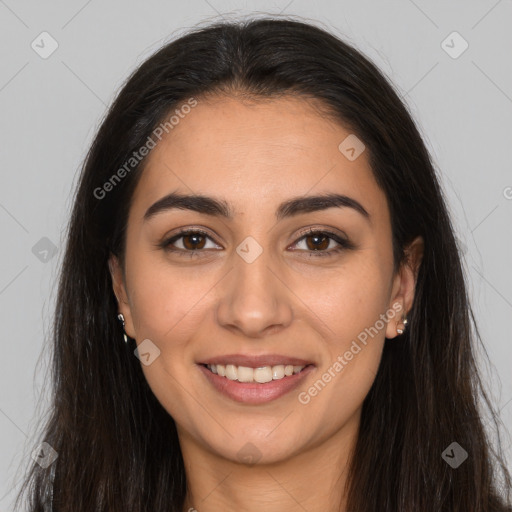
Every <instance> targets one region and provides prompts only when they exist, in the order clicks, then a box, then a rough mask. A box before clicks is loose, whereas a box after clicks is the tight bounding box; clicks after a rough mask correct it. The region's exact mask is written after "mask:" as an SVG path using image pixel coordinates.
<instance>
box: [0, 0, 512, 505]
mask: <svg viewBox="0 0 512 512" xmlns="http://www.w3.org/2000/svg"><path fill="white" fill-rule="evenodd" d="M257 12H258V13H263V14H264V13H273V14H278V13H282V14H284V15H296V16H300V17H304V18H306V19H309V20H310V21H317V22H319V23H320V26H323V27H324V28H327V29H328V30H331V31H332V32H334V33H335V34H337V35H339V36H342V37H343V38H345V39H346V40H347V41H348V42H351V43H353V44H355V45H356V46H357V47H358V48H359V49H360V50H362V51H363V52H364V53H365V54H366V55H368V56H369V57H370V58H372V59H373V60H374V62H376V64H377V65H378V66H379V67H380V68H381V69H382V70H383V71H384V72H385V73H386V74H387V75H388V76H389V78H390V79H391V80H392V81H393V82H394V83H395V84H396V86H397V88H398V89H399V91H400V92H401V94H402V96H403V98H404V100H405V101H406V102H407V103H408V105H409V107H410V109H411V111H412V113H413V115H414V117H415V119H416V122H417V123H418V125H419V127H420V130H421V132H422V134H423V136H424V138H425V140H426V143H427V145H428V147H429V150H430V151H431V154H432V156H433V159H434V161H435V164H436V166H437V168H438V169H439V170H440V173H441V179H442V183H443V186H444V189H445V191H446V195H447V199H448V202H449V206H450V209H451V211H452V214H453V220H454V223H455V225H456V228H457V236H458V238H459V240H460V242H461V247H462V250H463V252H464V254H465V259H466V270H467V279H468V286H469V290H470V294H471V297H472V301H473V306H474V310H475V314H476V318H477V320H478V322H479V327H480V331H481V334H482V337H483V340H484V342H485V346H486V349H487V352H488V355H489V358H490V360H491V365H490V366H489V365H484V366H483V372H484V377H485V379H486V382H488V385H489V388H490V389H491V392H492V397H493V399H494V402H495V404H496V406H497V408H498V409H500V410H501V416H502V419H503V422H504V425H505V427H506V430H505V429H504V430H503V433H504V434H505V438H504V447H505V448H506V449H507V458H508V460H510V459H512V457H511V452H512V450H511V447H510V444H511V439H510V437H509V434H508V433H507V431H508V432H510V431H511V430H512V429H511V426H512V376H511V373H510V368H511V361H512V339H511V336H510V320H511V318H512V273H511V272H510V262H511V261H512V239H511V238H512V236H511V226H512V223H511V220H512V172H511V160H512V158H511V156H510V153H509V151H510V147H511V144H510V143H511V141H512V139H511V132H512V128H511V126H512V124H511V122H510V121H511V115H512V83H511V78H512V59H511V58H510V55H511V50H512V30H510V21H512V2H511V1H510V0H501V1H495V0H489V1H487V0H486V1H471V2H470V1H467V0H465V1H452V2H449V3H445V2H440V1H435V2H434V1H431V2H426V1H420V0H416V1H412V0H400V1H398V0H397V1H393V2H389V1H387V2H380V1H373V2H371V1H361V0H352V1H348V0H342V1H339V0H338V1H323V2H322V1H321V2H314V3H313V2H308V1H305V0H291V1H290V0H283V1H278V0H276V1H261V2H249V1H241V0H239V1H237V0H231V1H226V0H191V1H190V2H188V3H187V4H184V3H183V4H182V3H181V2H169V1H168V2H165V1H163V0H152V1H147V2H126V1H125V2H122V1H120V0H111V1H109V2H108V3H107V2H103V3H100V2H99V0H89V1H87V0H73V1H68V2H64V1H60V2H59V1H47V2H36V1H30V2H28V1H18V2H16V1H15V0H5V1H4V0H0V43H1V45H0V47H1V52H2V66H1V69H0V108H1V111H2V116H1V123H0V130H1V134H0V140H1V141H2V144H1V153H0V154H1V156H0V158H1V162H0V169H1V170H0V173H1V174H0V176H1V182H0V183H1V187H0V233H1V240H2V251H1V252H0V262H1V271H0V311H1V315H2V316H1V326H2V331H3V339H2V345H1V346H2V353H3V357H2V358H1V362H0V364H1V371H0V389H1V398H0V434H1V436H0V498H1V499H0V512H5V511H8V510H11V507H12V498H13V496H14V493H13V491H12V489H13V487H17V485H18V481H19V480H20V478H21V477H22V470H21V469H20V467H21V468H23V467H24V466H25V465H26V464H27V461H28V460H29V457H30V454H31V451H32V450H33V448H34V447H35V445H34V441H33V437H32V436H33V435H34V433H35V431H36V429H37V425H38V421H40V419H39V417H38V415H40V414H44V413H45V410H46V409H45V408H46V405H47V399H48V395H47V392H48V389H49V387H48V381H47V380H45V378H46V377H47V369H48V364H49V356H50V353H49V351H48V350H47V347H48V342H47V341H46V340H45V335H46V334H47V332H48V328H49V325H50V322H51V314H52V311H53V304H54V298H55V291H56V277H57V272H58V268H59V265H60V263H61V259H62V246H63V241H64V229H65V226H66V223H67V219H68V214H69V208H70V206H71V204H72V190H73V187H74V185H75V183H76V177H77V171H78V168H79V165H80V164H81V162H82V160H83V158H84V156H85V153H86V151H87V149H88V146H89V144H90V142H91V139H92V136H93V134H94V132H95V130H96V129H97V127H98V125H99V122H100V120H101V117H102V116H103V114H104V111H105V108H106V105H108V104H109V103H110V102H111V100H112V99H113V97H114V95H115V93H116V92H117V91H118V89H119V87H120V85H121V83H122V81H123V80H124V79H125V78H126V77H127V75H128V74H129V72H130V71H131V70H132V69H133V68H134V67H135V66H136V65H138V64H140V63H141V62H142V61H143V60H144V59H145V58H146V57H147V56H149V54H150V53H152V52H153V51H154V50H156V49H157V48H158V47H160V46H161V45H162V44H163V43H164V42H165V41H167V40H169V39H170V38H175V37H177V36H178V35H180V34H182V33H183V32H184V31H185V30H186V29H187V28H188V27H192V26H194V25H196V24H197V23H199V22H203V23H206V22H208V21H212V20H214V19H215V20H216V19H219V18H221V17H226V18H233V17H239V16H244V15H248V14H251V13H257ZM43 31H47V32H48V33H49V34H51V36H52V37H53V38H54V39H55V40H56V41H57V43H58V48H57V50H56V51H55V52H54V53H53V54H52V55H50V56H49V57H48V58H47V59H43V58H41V56H40V55H39V54H38V53H36V51H35V50H34V49H32V47H31V44H32V42H33V41H34V40H35V43H34V44H39V47H40V48H38V50H39V51H42V48H41V47H42V46H43V45H44V48H45V49H46V50H48V49H49V48H50V42H49V39H45V40H44V41H43V43H41V38H40V37H38V36H39V35H40V34H41V32H43ZM453 31H457V32H458V33H460V35H461V36H462V37H463V38H464V40H465V41H467V43H468V44H469V47H468V48H467V50H466V51H464V52H463V53H462V54H461V55H459V56H458V57H457V58H453V57H452V56H450V55H449V54H448V53H447V51H445V50H448V51H449V52H451V53H452V55H454V52H455V54H457V53H459V52H460V50H461V49H462V48H463V46H462V44H463V42H462V40H460V39H457V38H454V37H453V36H451V37H449V38H448V39H446V38H447V36H449V35H450V34H451V33H452V32H453ZM444 40H446V42H445V43H444V44H442V42H443V41H444ZM447 46H449V47H451V48H448V47H447ZM44 237H46V238H47V239H48V240H49V241H50V242H49V241H48V240H46V239H45V240H43V241H41V239H42V238H44ZM51 244H53V245H54V246H55V248H56V252H55V254H53V253H52V245H51ZM34 246H35V249H33V248H34ZM45 250H48V252H46V253H45V252H44V251H45ZM439 342H440V343H442V340H439ZM509 465H510V466H511V469H512V464H509Z"/></svg>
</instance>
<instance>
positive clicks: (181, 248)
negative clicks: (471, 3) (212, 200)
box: [159, 229, 355, 257]
mask: <svg viewBox="0 0 512 512" xmlns="http://www.w3.org/2000/svg"><path fill="white" fill-rule="evenodd" d="M208 241H210V242H211V244H212V245H210V247H208V246H207V244H208ZM301 243H302V244H304V245H305V247H304V248H299V249H297V248H294V249H292V250H294V251H296V250H298V251H299V252H306V253H309V255H310V256H315V257H316V256H333V255H335V254H337V253H339V252H341V251H343V250H345V249H353V248H355V246H354V244H352V242H350V241H349V240H348V239H344V238H342V237H341V236H339V235H337V234H336V233H332V232H330V231H321V230H318V229H316V230H315V229H309V230H308V231H306V232H304V233H303V234H302V236H301V237H300V238H299V239H298V240H297V241H296V242H295V244H294V245H292V246H290V247H294V246H298V245H300V244H301ZM159 246H160V247H161V248H162V249H164V250H165V251H168V252H172V253H175V254H177V255H178V256H185V257H192V256H194V255H196V256H197V255H199V253H200V252H204V251H203V249H215V250H218V249H219V248H220V246H219V245H217V244H216V243H215V242H214V241H213V239H212V238H211V237H210V236H209V235H208V233H206V232H205V231H202V230H200V229H188V230H183V231H180V232H179V233H177V234H176V235H173V236H172V237H171V238H167V239H166V240H164V241H163V242H162V243H160V244H159ZM328 249H330V250H328Z"/></svg>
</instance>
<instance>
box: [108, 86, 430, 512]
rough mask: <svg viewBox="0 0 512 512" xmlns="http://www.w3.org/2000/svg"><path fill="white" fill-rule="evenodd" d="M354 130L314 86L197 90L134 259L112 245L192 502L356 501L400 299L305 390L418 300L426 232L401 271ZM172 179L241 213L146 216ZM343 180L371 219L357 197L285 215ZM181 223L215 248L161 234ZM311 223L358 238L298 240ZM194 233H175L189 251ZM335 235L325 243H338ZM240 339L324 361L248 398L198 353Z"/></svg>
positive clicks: (132, 220)
mask: <svg viewBox="0 0 512 512" xmlns="http://www.w3.org/2000/svg"><path fill="white" fill-rule="evenodd" d="M349 134H350V132H349V131H347V130H346V129H345V128H343V127H342V126H341V125H340V124H338V123H335V122H332V121H329V120H327V119H326V117H325V116H322V115H321V114H319V111H318V109H317V108H315V103H314V102H313V101H308V102H307V101H306V100H304V99H299V98H296V97H283V98H279V99H273V100H265V101H258V102H251V103H249V102H247V101H243V100H242V99H240V98H239V97H235V96H232V97H214V98H210V100H208V101H206V100H204V99H203V100H198V105H197V106H196V107H195V108H193V109H192V111H191V112H190V113H189V114H188V115H186V116H185V117H184V119H182V120H180V122H179V124H178V125H177V126H175V128H174V129H173V130H172V131H170V132H169V134H168V135H166V136H165V137H164V138H163V139H162V141H161V142H159V143H158V145H157V146H156V147H155V148H154V149H153V150H152V152H151V154H150V155H149V157H148V160H147V166H146V168H145V170H144V171H143V174H142V176H141V180H140V182H139V183H138V185H137V188H136V190H135V193H134V197H133V203H132V206H131V209H130V213H129V219H128V228H127V239H126V260H125V268H124V272H123V269H122V268H121V266H120V264H119V261H118V260H117V259H116V258H115V257H114V256H112V257H111V259H110V269H111V274H112V280H113V288H114V292H115V294H116V297H117V300H118V304H119V311H120V312H121V313H122V314H123V315H124V317H125V330H126V333H127V334H128V335H129V336H131V337H132V338H135V340H136V342H137V344H139V343H140V342H141V341H142V340H145V339H150V340H151V341H152V342H153V343H154V344H155V345H156V346H157V347H158V348H159V350H160V351H161V353H160V356H159V357H157V358H156V359H155V360H154V361H153V362H152V363H151V364H150V365H148V366H145V365H141V366H142V370H143V372H144V375H145V377H146V379H147V381H148V383H149V385H150V387H151V389H152V391H153V392H154V394H155V396H156V397H157V398H158V400H159V401H160V403H161V404H162V405H163V407H164V408H165V409H166V410H167V411H168V412H169V414H170V415H171V416H172V417H173V418H174V420H175V422H176V425H177V428H178V435H179V440H180V445H181V449H182V453H183V457H184V461H185V467H186V471H187V482H188V494H187V500H186V504H185V505H186V506H185V508H184V510H189V508H191V507H194V508H195V509H197V510H198V511H199V512H210V511H218V510H226V511H235V510H236V511H239V510H245V511H248V512H251V511H261V510H266V511H267V512H273V511H278V510H279V511H281V510H304V509H305V510H308V511H310V512H315V511H325V510H335V509H336V510H339V509H338V508H336V507H337V504H338V503H342V504H343V503H344V493H343V492H342V487H343V484H344V483H345V475H346V471H345V469H346V467H347V463H348V462H349V460H350V450H351V449H352V448H353V446H354V442H355V440H356V436H357V429H358V425H359V421H360V413H361V408H362V403H363V400H364V398H365V397H366V395H367V393H368V391H369V390H370V387H371V385H372V383H373V381H374V378H375V375H376V372H377V369H378V366H379V362H380V358H381V354H382V349H383V345H384V342H385V338H389V340H388V341H386V343H393V340H392V338H394V337H396V336H397V325H398V324H399V323H401V314H397V315H396V316H395V318H393V319H389V321H387V322H386V323H385V324H384V327H383V328H382V329H380V330H379V332H378V334H377V335H375V336H374V337H373V338H369V342H368V343H367V345H364V346H363V345H361V346H363V347H364V348H363V349H362V350H361V351H360V352H359V353H357V355H355V356H354V358H353V359H352V360H351V361H349V362H348V364H347V365H346V366H345V367H344V369H343V371H342V372H339V373H337V374H336V376H335V377H333V378H332V380H331V381H330V382H329V383H328V384H327V385H326V386H325V387H324V388H323V389H322V390H321V392H319V393H318V394H317V395H316V396H314V397H312V398H311V400H310V401H309V403H307V404H302V403H300V402H299V400H298V394H299V392H301V391H304V390H306V391H307V389H308V388H309V387H311V386H312V384H313V383H314V382H315V381H317V380H318V379H319V378H320V376H321V375H322V374H323V373H324V372H325V371H327V369H328V368H329V367H332V365H333V363H334V362H335V361H336V360H337V357H338V356H339V355H343V354H344V353H345V352H346V351H347V350H348V349H349V348H350V346H351V343H352V341H353V340H356V339H357V336H358V334H359V333H361V332H362V331H364V329H365V328H369V327H370V326H374V325H375V324H376V321H377V320H378V319H379V315H381V314H385V313H386V311H389V310H390V309H392V306H393V304H399V305H400V306H401V307H403V308H404V309H405V311H406V312H407V311H409V309H410V308H411V305H412V301H413V297H414V288H415V282H416V275H417V269H418V265H419V263H420V261H421V257H422V254H423V241H422V239H421V238H417V239H416V240H415V241H414V242H413V243H412V244H411V246H410V247H409V249H408V254H409V264H407V265H404V266H402V267H401V268H400V269H399V271H398V272H397V273H393V258H392V245H391V224H390V217H389V210H388V206H387V201H386V197H385V195H384V193H383V192H382V190H381V189H380V188H379V187H378V186H377V183H376V181H375V179H374V177H373V175H372V172H371V170H370V166H369V163H368V160H367V155H366V152H363V153H362V154H361V155H360V156H359V157H358V158H357V159H356V160H354V161H349V160H348V159H347V158H346V157H345V156H344V155H343V154H342V153H341V152H340V150H339V149H338V145H339V144H340V142H341V141H343V140H344V139H345V137H347V136H348V135H349ZM170 192H180V193H185V194H192V193H196V194H204V195H208V196H213V197H215V198H218V199H223V200H225V201H227V202H228V203H229V204H230V205H231V207H232V208H233V211H234V212H235V213H234V217H233V219H232V220H228V219H226V218H220V217H214V216H210V215H205V214H200V213H196V212H193V211H187V210H179V209H174V210H169V211H166V212H162V213H159V214H157V215H155V216H154V217H153V218H151V219H150V220H147V221H144V220H143V216H144V213H145V212H146V210H147V209H148V208H149V207H150V206H151V205H152V204H153V203H154V202H156V201H157V200H158V199H160V198H162V197H163V196H165V195H166V194H168V193H170ZM332 192H337V193H340V194H345V195H348V196H350V197H352V198H354V199H356V200H357V201H359V202H360V203H361V204H362V205H363V206H364V208H365V209H366V210H367V211H368V212H369V213H370V218H371V222H368V221H367V220H366V219H365V218H364V217H363V216H362V215H361V214H360V213H358V212H356V211H355V210H353V209H351V208H347V207H345V208H329V209H326V210H322V211H316V212H310V213H302V214H300V215H297V216H294V217H290V218H286V219H284V220H282V221H279V222H277V221H276V217H275V212H276V208H277V206H278V205H279V204H280V203H281V202H282V201H283V200H286V199H289V198H292V197H296V196H303V195H316V194H318V193H332ZM182 227H184V228H202V229H203V230H206V231H208V232H209V236H210V237H211V240H210V239H208V238H207V239H206V247H205V248H203V249H200V250H202V251H203V252H202V253H199V254H197V255H196V256H194V257H192V258H189V257H186V255H185V256H179V255H176V254H174V253H172V252H166V251H165V249H163V248H161V247H159V246H158V244H159V243H160V242H162V241H163V240H165V239H167V238H169V237H170V236H171V235H173V234H175V233H176V232H177V231H178V228H182ZM308 227H315V228H318V229H319V230H322V229H328V230H333V229H334V232H336V233H340V234H343V233H344V234H345V235H346V236H347V237H348V238H349V240H350V241H351V242H352V243H353V244H354V245H355V246H356V247H355V248H354V249H345V250H342V251H341V252H339V253H332V255H331V256H326V257H318V256H317V257H315V256H314V254H313V255H312V252H313V249H312V247H314V244H313V243H311V238H310V239H309V240H310V243H309V245H308V244H307V242H306V240H305V239H302V241H300V239H301V237H302V236H303V234H302V232H301V230H303V229H304V228H308ZM247 236H252V237H253V238H254V239H255V240H256V241H257V242H258V243H259V245H260V246H261V247H262V249H263V252H262V254H261V255H260V256H259V257H258V258H257V259H256V260H255V261H253V262H252V263H250V264H249V263H247V262H246V261H244V259H242V258H241V257H240V256H239V255H238V253H237V252H236V248H237V246H238V245H239V244H240V243H241V242H242V241H243V240H244V239H245V238H246V237H247ZM185 242H186V241H185V240H184V239H183V238H181V239H178V240H177V241H176V242H174V245H175V246H176V247H177V248H178V249H179V248H181V249H182V251H186V250H187V249H185V248H184V247H185V246H184V245H183V244H185ZM199 242H202V243H203V246H204V243H205V242H204V241H202V239H199ZM196 243H198V242H197V241H196ZM199 245H200V244H199ZM326 245H327V243H326V244H325V245H323V246H322V247H324V249H322V250H324V251H326V252H328V251H331V250H332V249H333V248H335V247H337V246H338V244H337V243H336V242H335V241H331V242H330V243H329V246H328V248H327V249H325V247H326ZM191 246H192V247H193V245H191V242H190V240H188V245H187V247H191ZM291 247H294V248H295V249H296V250H292V249H291ZM188 250H189V251H190V249H188ZM230 353H243V354H252V355H254V354H269V353H277V354H284V355H289V356H296V357H301V358H303V359H306V360H309V361H313V362H314V364H315V365H316V368H315V370H314V371H313V372H312V373H311V374H310V375H309V376H308V377H307V379H306V381H305V382H304V383H303V385H301V386H300V388H299V389H297V390H293V391H292V392H290V393H288V394H286V395H285V396H283V397H281V398H279V399H277V400H274V401H272V402H270V403H266V404H263V405H248V404H241V403H238V402H235V401H233V400H231V399H229V398H227V397H225V396H224V395H222V394H220V393H219V392H217V391H216V390H215V389H214V388H213V386H212V385H211V384H210V383H209V382H208V380H207V379H206V378H205V377H204V375H203V374H202V372H201V371H200V370H199V367H198V366H197V363H198V362H200V361H201V360H205V359H206V358H208V357H213V356H217V355H222V354H230ZM248 442H250V443H252V444H253V445H255V446H256V447H257V450H258V452H259V455H260V459H259V460H258V461H257V463H256V464H252V465H246V464H243V463H241V462H240V460H239V451H240V450H241V449H242V447H244V445H246V443H248ZM299 504H300V505H299ZM302 507H303V508H302Z"/></svg>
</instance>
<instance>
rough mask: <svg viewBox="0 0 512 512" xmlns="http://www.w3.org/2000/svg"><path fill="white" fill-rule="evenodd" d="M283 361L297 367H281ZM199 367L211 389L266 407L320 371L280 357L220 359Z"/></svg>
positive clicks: (311, 366)
mask: <svg viewBox="0 0 512 512" xmlns="http://www.w3.org/2000/svg"><path fill="white" fill-rule="evenodd" d="M227 360H229V361H230V362H229V363H228V361H227ZM279 360H281V361H283V360H284V361H287V363H296V364H278V363H279ZM222 362H224V363H226V364H222ZM235 363H238V364H235ZM265 363H266V364H265ZM299 363H302V364H299ZM249 365H251V366H249ZM197 367H198V368H199V370H200V371H201V373H202V374H203V375H204V377H205V380H206V383H207V384H208V386H209V387H210V389H213V390H214V391H215V392H216V393H218V394H220V395H222V396H224V397H227V398H229V399H231V400H233V401H235V402H239V403H244V404H250V405H257V404H264V403H267V402H271V401H273V400H276V399H278V398H280V397H283V396H285V395H287V394H289V393H290V392H291V391H293V390H294V389H296V388H297V387H298V386H299V385H300V384H301V383H303V382H304V380H305V379H306V378H307V376H308V375H309V374H311V373H312V372H314V371H315V369H316V366H315V365H314V364H312V363H308V362H307V361H303V360H299V359H294V360H293V361H292V360H290V359H289V358H285V357H279V359H278V356H275V357H271V358H269V357H264V356H262V357H261V358H254V357H252V358H248V357H246V356H236V357H225V358H221V357H218V358H214V360H210V361H208V362H204V363H200V364H198V365H197Z"/></svg>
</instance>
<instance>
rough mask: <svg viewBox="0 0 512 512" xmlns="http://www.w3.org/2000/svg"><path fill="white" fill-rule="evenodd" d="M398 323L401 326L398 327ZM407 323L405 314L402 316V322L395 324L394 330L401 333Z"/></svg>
mask: <svg viewBox="0 0 512 512" xmlns="http://www.w3.org/2000/svg"><path fill="white" fill-rule="evenodd" d="M399 325H402V326H403V327H398V326H399ZM406 325H407V318H405V315H403V316H402V322H401V323H399V324H397V326H396V332H397V333H398V334H403V333H404V331H405V326H406Z"/></svg>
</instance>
